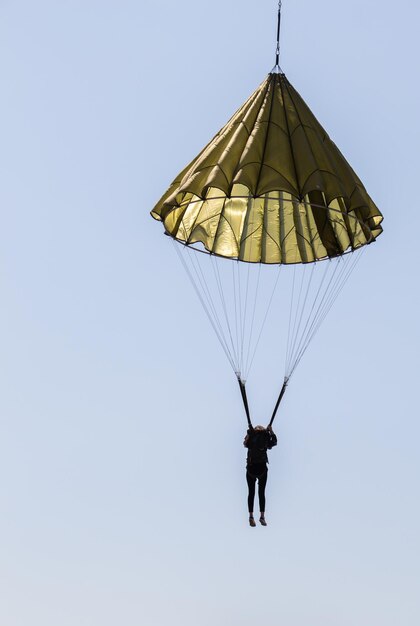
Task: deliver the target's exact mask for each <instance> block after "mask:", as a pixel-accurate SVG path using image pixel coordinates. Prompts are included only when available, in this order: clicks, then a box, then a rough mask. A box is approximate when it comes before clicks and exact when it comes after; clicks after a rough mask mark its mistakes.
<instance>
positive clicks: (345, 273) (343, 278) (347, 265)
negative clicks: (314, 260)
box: [293, 246, 365, 371]
mask: <svg viewBox="0 0 420 626" xmlns="http://www.w3.org/2000/svg"><path fill="white" fill-rule="evenodd" d="M364 252H365V246H364V247H363V249H362V251H360V252H359V253H358V254H356V255H355V258H354V259H351V261H349V260H348V259H346V260H345V261H343V260H341V261H340V262H341V263H343V264H344V267H343V268H342V271H341V275H340V276H338V277H337V279H336V281H335V284H334V286H333V289H332V291H331V293H330V294H329V296H328V300H327V302H326V304H325V305H324V309H323V312H322V316H321V317H320V318H319V319H318V322H317V325H316V327H315V328H314V329H313V331H312V334H311V336H310V337H309V339H308V341H307V344H306V346H305V348H304V350H303V351H302V352H301V354H300V355H299V357H298V359H297V362H296V364H295V366H294V368H293V371H294V370H295V369H296V367H297V365H298V364H299V362H300V360H301V358H302V356H303V354H304V352H305V351H306V349H307V347H308V345H309V343H310V342H311V341H312V338H313V337H314V336H315V334H316V333H317V331H318V329H319V327H320V326H321V325H322V323H323V321H324V319H325V318H326V316H327V315H328V313H329V311H330V309H331V307H332V306H333V304H334V302H335V301H336V300H337V298H338V296H339V294H340V293H341V291H342V289H343V287H344V285H345V284H346V282H347V280H348V279H349V277H350V275H351V274H352V272H353V270H354V268H355V267H356V265H357V264H358V263H359V262H360V259H361V257H362V254H364ZM349 256H350V255H349Z"/></svg>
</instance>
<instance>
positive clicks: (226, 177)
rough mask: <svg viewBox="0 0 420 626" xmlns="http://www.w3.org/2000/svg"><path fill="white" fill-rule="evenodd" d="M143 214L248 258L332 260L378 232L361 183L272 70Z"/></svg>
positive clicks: (183, 236) (186, 239) (184, 238)
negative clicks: (148, 214)
mask: <svg viewBox="0 0 420 626" xmlns="http://www.w3.org/2000/svg"><path fill="white" fill-rule="evenodd" d="M152 216H153V217H154V218H156V219H158V220H162V221H163V223H164V226H165V230H166V232H167V233H168V234H169V235H171V236H172V237H173V238H174V239H176V240H178V241H181V242H183V243H185V244H188V245H194V244H202V245H203V246H204V248H205V250H206V251H207V252H210V253H213V254H216V255H219V256H223V257H227V258H233V259H238V260H241V261H250V262H257V263H275V264H289V263H310V262H313V261H317V260H321V259H325V258H333V257H336V256H340V255H342V254H344V253H345V252H347V251H351V250H356V249H358V248H360V247H362V246H364V245H366V244H369V243H371V242H372V241H374V240H375V239H376V238H377V237H378V235H380V233H381V232H382V227H381V222H382V215H381V213H380V211H379V209H378V208H377V207H376V205H375V204H374V203H373V201H372V200H371V198H370V197H369V195H368V194H367V192H366V190H365V188H364V186H363V184H362V183H361V181H360V180H359V178H358V177H357V175H356V174H355V172H354V171H353V169H352V168H351V167H350V165H349V164H348V163H347V161H346V160H345V158H344V157H343V155H342V154H341V152H340V151H339V150H338V148H337V146H336V145H335V144H334V143H333V142H332V141H331V140H330V138H329V137H328V135H327V134H326V132H325V131H324V129H323V128H322V127H321V125H320V124H319V122H318V121H317V120H316V118H315V117H314V115H313V114H312V113H311V111H310V110H309V108H308V107H307V106H306V104H305V102H304V101H303V100H302V98H301V97H300V95H299V94H298V93H297V91H296V90H295V89H294V88H293V87H292V85H291V84H290V83H289V81H288V80H287V78H286V76H285V75H284V74H278V73H271V74H269V75H268V77H267V78H266V80H265V81H264V82H263V83H262V84H261V85H260V86H259V87H258V89H257V90H256V91H255V92H254V93H253V94H252V95H251V97H250V98H249V99H248V100H247V101H246V102H245V104H244V105H243V106H242V107H241V108H240V109H239V110H238V111H237V112H236V113H235V114H234V116H233V117H232V118H231V119H230V121H229V122H228V123H227V124H226V126H224V127H223V128H222V129H221V130H220V131H219V132H218V133H217V135H216V136H215V137H214V138H213V139H212V140H211V141H210V143H209V144H208V145H207V146H206V147H205V148H204V150H203V151H202V152H201V153H200V154H199V155H198V156H197V157H196V158H195V159H194V160H193V161H192V162H191V163H190V164H189V165H188V166H187V167H186V168H185V169H184V170H183V171H182V172H181V173H180V174H179V176H178V177H177V178H176V179H175V180H174V182H173V183H172V185H171V186H170V188H169V189H168V191H167V192H166V193H165V194H164V196H163V197H162V198H161V200H160V201H159V202H158V203H157V205H156V206H155V207H154V209H153V211H152Z"/></svg>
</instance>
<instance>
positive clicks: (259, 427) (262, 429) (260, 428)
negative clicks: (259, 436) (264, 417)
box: [254, 426, 265, 432]
mask: <svg viewBox="0 0 420 626" xmlns="http://www.w3.org/2000/svg"><path fill="white" fill-rule="evenodd" d="M254 430H256V431H257V432H262V431H264V430H265V428H264V426H255V428H254Z"/></svg>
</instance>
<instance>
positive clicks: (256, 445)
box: [244, 428, 277, 513]
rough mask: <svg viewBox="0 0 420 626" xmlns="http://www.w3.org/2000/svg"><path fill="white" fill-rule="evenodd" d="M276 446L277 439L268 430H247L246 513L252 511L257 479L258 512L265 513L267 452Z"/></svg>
mask: <svg viewBox="0 0 420 626" xmlns="http://www.w3.org/2000/svg"><path fill="white" fill-rule="evenodd" d="M276 445H277V437H276V435H275V434H274V433H273V432H272V431H270V430H255V429H254V428H249V429H248V432H247V434H246V437H245V439H244V446H245V447H246V448H248V455H247V461H246V481H247V483H248V511H249V512H250V513H252V512H253V511H254V498H255V482H256V481H257V479H258V499H259V503H260V512H261V513H264V512H265V486H266V484H267V473H268V470H267V463H268V456H267V450H271V448H273V447H274V446H276Z"/></svg>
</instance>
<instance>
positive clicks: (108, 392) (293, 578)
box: [0, 0, 420, 626]
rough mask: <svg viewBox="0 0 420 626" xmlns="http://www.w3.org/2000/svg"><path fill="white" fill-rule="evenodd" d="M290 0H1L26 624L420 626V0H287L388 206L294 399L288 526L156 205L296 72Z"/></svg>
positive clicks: (320, 100)
mask: <svg viewBox="0 0 420 626" xmlns="http://www.w3.org/2000/svg"><path fill="white" fill-rule="evenodd" d="M276 9H277V6H276V2H275V1H272V0H270V1H269V0H261V1H260V2H258V4H256V3H255V2H251V1H250V0H243V1H242V2H237V1H234V0H230V1H229V2H222V0H213V2H212V3H211V4H209V3H205V4H203V3H197V2H191V1H190V0H185V1H183V0H180V1H179V2H177V3H173V2H168V1H167V0H162V1H161V2H151V1H149V0H143V1H142V2H134V1H128V0H120V1H119V2H117V1H116V0H102V1H100V2H99V0H97V1H94V0H84V1H83V2H82V1H81V0H79V1H77V0H71V1H70V0H69V1H68V2H67V1H66V2H64V1H61V2H57V1H55V2H53V1H52V0H51V1H49V2H48V1H45V0H39V1H38V2H28V1H24V0H16V1H14V2H11V1H10V0H3V1H2V2H1V3H0V72H1V82H2V94H3V95H2V98H1V100H0V112H1V115H0V137H1V139H0V172H1V185H0V210H1V228H0V272H1V281H0V293H1V301H2V305H1V308H0V332H1V335H0V342H1V349H0V372H1V375H0V476H1V478H0V482H1V489H0V492H1V498H0V531H1V533H0V537H1V538H0V544H1V550H0V552H1V559H0V580H1V596H2V598H1V602H0V622H1V623H2V624H4V625H5V626H28V625H30V626H57V625H59V626H75V625H77V626H79V625H80V626H115V625H116V624H124V626H138V625H139V624H144V625H147V626H166V625H168V626H169V625H170V626H196V625H197V624H198V625H200V626H214V624H220V625H222V626H225V625H226V626H250V625H251V624H255V623H256V622H258V621H260V622H261V623H263V624H264V625H265V626H278V624H287V626H308V624H310V625H311V626H372V625H375V624H380V626H401V625H404V626H418V624H419V622H420V601H419V596H418V588H419V579H420V566H419V558H418V555H419V549H420V545H419V543H420V541H419V533H418V528H419V525H420V505H419V498H418V494H419V470H420V459H419V452H418V450H419V438H420V425H419V420H418V414H419V409H418V388H419V382H418V372H419V366H420V358H419V347H420V341H419V330H418V328H419V325H418V320H419V315H420V296H419V270H418V247H419V246H418V233H419V231H420V217H419V206H418V205H419V201H418V194H417V187H416V185H417V180H418V177H419V171H420V169H419V168H420V158H419V148H418V146H419V143H420V124H419V109H420V90H419V86H418V66H419V60H420V46H419V39H418V24H419V20H420V9H419V6H418V3H416V2H414V0H411V1H408V0H402V1H401V2H399V3H395V2H392V3H391V2H387V1H385V2H379V1H376V0H373V1H371V2H368V3H366V2H362V0H355V1H354V2H351V3H349V2H333V0H319V1H318V2H316V3H314V2H308V1H307V0H296V1H294V2H292V1H291V0H290V1H286V0H285V1H284V3H283V25H282V67H283V69H284V70H285V72H286V74H287V76H288V78H289V80H290V81H291V82H292V84H293V85H294V86H295V88H296V89H297V90H298V91H299V92H300V93H301V95H302V96H303V98H304V99H305V100H306V102H307V103H308V105H309V106H310V107H311V109H312V110H313V112H314V113H315V115H316V116H317V117H318V119H319V120H320V122H321V123H322V124H323V126H324V127H325V128H326V129H327V131H328V132H329V134H330V136H331V137H332V139H333V140H334V141H335V142H336V143H337V144H338V146H339V147H340V149H341V150H342V152H343V153H344V155H345V156H346V157H347V159H348V160H349V161H350V163H351V164H352V165H353V167H354V169H355V170H356V172H357V173H358V174H359V176H360V178H361V179H362V180H363V182H364V183H365V185H366V187H367V189H368V191H369V192H370V194H371V195H372V197H373V198H374V200H375V202H376V203H377V204H378V206H379V207H380V208H381V210H382V211H383V213H384V215H385V221H384V234H383V236H381V237H380V239H379V240H378V242H377V243H376V244H375V245H374V246H371V248H370V249H369V250H368V251H367V253H366V255H365V257H364V259H363V263H362V264H360V265H359V266H358V268H357V270H356V273H355V274H354V275H353V277H352V279H351V281H350V282H349V284H348V285H347V288H346V291H345V292H343V295H342V297H341V298H340V300H339V302H337V304H336V306H335V308H334V310H333V311H332V312H331V314H330V316H329V318H328V319H327V321H326V322H325V324H324V326H323V328H322V330H321V332H320V333H319V335H318V336H317V338H316V340H315V341H314V343H313V345H312V347H311V350H310V352H308V354H307V355H306V357H305V359H304V361H303V362H302V364H301V366H300V368H299V370H298V372H297V373H296V375H295V378H294V380H293V382H292V384H291V386H290V389H289V391H288V394H287V397H286V398H285V404H284V410H283V412H282V414H281V416H280V418H279V420H278V421H277V424H276V431H277V434H278V437H279V445H278V447H277V449H275V450H273V452H272V454H271V463H270V476H269V484H268V507H267V516H268V521H269V526H268V527H267V528H266V529H263V528H261V527H258V528H256V529H250V528H249V527H248V526H247V515H246V484H245V478H244V462H245V461H244V460H245V452H244V449H243V447H242V439H243V435H244V430H245V421H244V416H243V412H242V407H241V404H240V398H239V392H238V389H237V386H236V382H235V379H234V377H233V375H232V372H231V371H230V370H229V366H228V364H227V362H226V361H225V359H224V356H223V354H222V353H221V351H220V347H219V346H218V344H217V343H216V342H215V341H214V338H213V335H212V332H211V329H210V327H209V325H208V323H207V320H205V318H204V315H203V313H202V311H201V309H200V306H199V304H198V303H197V301H196V299H195V297H194V294H193V293H192V290H191V288H190V285H189V284H188V282H187V280H186V278H185V276H184V274H183V273H182V269H181V267H180V266H179V264H178V262H177V259H176V256H175V255H174V252H173V250H172V246H170V245H169V242H168V240H167V239H166V238H165V237H164V236H163V234H162V228H161V226H160V225H159V224H158V223H156V222H154V221H153V220H152V219H151V218H150V216H149V211H150V209H151V208H152V207H153V205H154V203H155V202H156V200H157V199H158V198H159V197H160V195H161V194H162V193H163V191H164V190H165V189H166V187H167V185H168V184H169V182H170V181H171V180H172V178H173V177H174V176H175V174H177V172H178V171H179V170H181V169H182V168H183V167H184V165H185V164H186V163H187V162H188V161H189V160H190V159H191V158H192V157H193V156H195V155H196V154H197V152H198V151H199V150H200V149H201V148H202V147H203V145H204V144H205V143H207V141H208V140H209V139H210V138H211V137H212V136H213V135H214V133H215V132H216V131H217V130H218V129H219V128H220V127H221V126H222V125H223V124H224V123H225V122H226V120H227V119H228V118H229V117H230V116H231V114H232V113H233V112H234V111H235V110H236V108H237V107H238V106H239V105H240V104H242V102H243V101H244V100H245V99H246V98H247V97H248V95H249V94H250V93H251V92H252V91H253V90H254V89H255V87H256V86H257V85H258V84H259V83H260V82H261V81H262V80H263V79H264V77H265V75H266V74H267V72H268V71H269V70H270V69H271V67H272V66H273V60H274V59H273V57H274V38H275V28H276V24H275V19H276ZM356 282H357V283H358V292H359V293H360V297H359V298H358V299H355V298H354V297H353V293H354V292H352V285H353V287H354V285H355V284H356ZM197 336H198V337H200V346H199V347H197V342H196V341H195V338H196V337H197ZM256 380H257V381H260V380H261V379H258V378H257V379H256ZM250 385H252V383H251V381H250ZM275 391H276V390H274V389H271V388H270V389H266V388H262V387H261V385H260V383H259V382H258V384H255V383H254V386H253V387H252V386H251V390H250V393H251V394H252V402H253V404H254V406H256V407H258V408H259V410H260V411H261V412H262V413H263V412H264V411H265V410H266V408H267V407H271V405H272V403H273V400H274V397H275Z"/></svg>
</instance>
